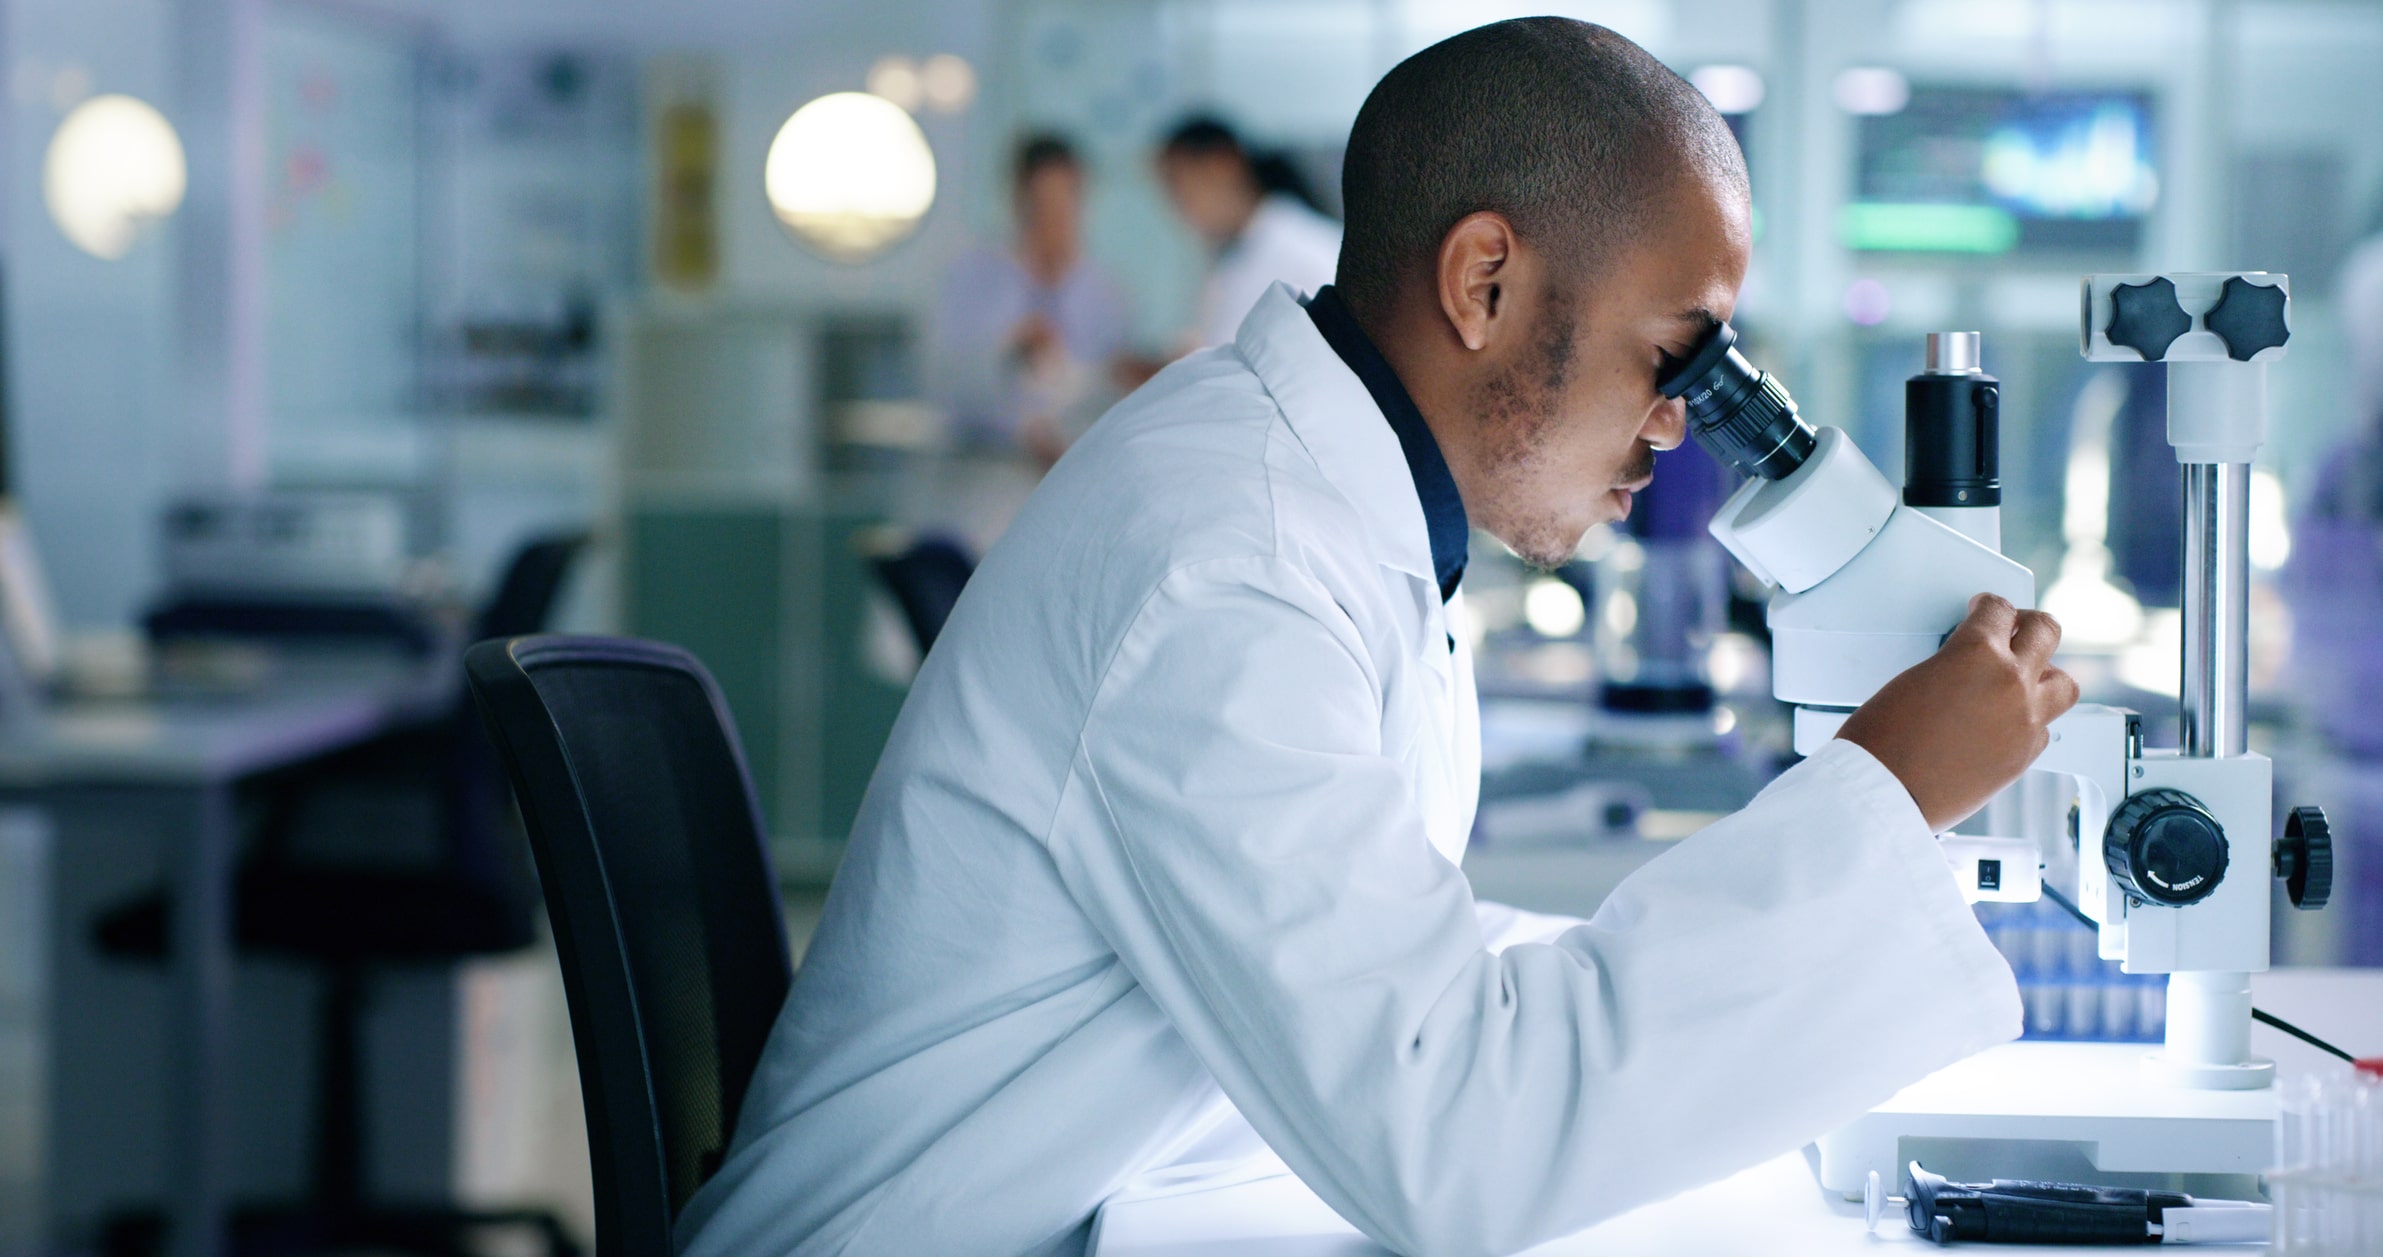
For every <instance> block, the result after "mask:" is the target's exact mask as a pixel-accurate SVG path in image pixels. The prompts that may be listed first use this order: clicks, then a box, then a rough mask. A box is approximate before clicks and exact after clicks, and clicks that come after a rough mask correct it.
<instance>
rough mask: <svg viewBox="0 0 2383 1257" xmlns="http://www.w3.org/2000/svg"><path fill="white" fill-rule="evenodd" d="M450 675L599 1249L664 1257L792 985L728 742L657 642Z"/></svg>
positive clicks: (600, 643)
mask: <svg viewBox="0 0 2383 1257" xmlns="http://www.w3.org/2000/svg"><path fill="white" fill-rule="evenodd" d="M464 667H465V671H466V673H467V674H468V676H469V678H470V683H471V689H472V695H473V697H474V699H475V700H476V701H477V703H478V705H479V708H480V714H481V719H482V720H483V721H484V722H485V723H486V725H487V728H488V733H489V737H490V739H491V740H492V741H494V742H495V743H496V746H497V750H498V753H499V754H500V756H501V757H502V758H503V760H504V764H505V769H506V772H507V774H508V775H509V776H510V777H511V778H512V782H513V789H514V793H515V796H516V798H517V799H518V800H519V802H520V805H521V815H522V820H523V822H524V824H525V827H526V828H527V829H528V831H529V836H530V844H531V847H532V849H533V850H534V851H535V853H536V855H537V862H538V877H539V881H540V882H541V884H542V885H543V887H544V890H545V894H546V907H547V913H548V915H549V916H550V917H551V918H552V920H553V923H554V935H555V946H556V949H557V950H558V951H559V952H560V953H561V958H562V968H563V983H564V989H565V992H566V994H567V995H568V997H569V1000H570V1006H571V1035H572V1039H573V1042H574V1044H575V1045H576V1047H577V1051H578V1057H579V1071H580V1092H581V1098H582V1100H583V1101H584V1102H585V1104H586V1107H587V1128H588V1144H589V1151H590V1154H591V1158H592V1160H593V1162H594V1168H595V1189H596V1191H595V1196H596V1214H597V1218H596V1224H597V1225H596V1239H597V1251H598V1252H599V1253H600V1254H603V1255H605V1257H614V1255H616V1254H618V1255H626V1254H653V1255H654V1257H666V1255H667V1254H668V1253H670V1252H671V1251H672V1250H671V1244H670V1230H671V1223H672V1221H673V1220H674V1219H675V1218H676V1216H677V1213H678V1210H679V1208H680V1207H681V1206H683V1205H684V1204H685V1203H686V1200H687V1198H688V1197H689V1196H690V1195H692V1194H693V1193H694V1191H695V1189H696V1188H697V1187H699V1186H701V1185H702V1183H703V1181H704V1179H705V1178H707V1177H709V1176H710V1174H711V1173H712V1171H713V1170H715V1169H717V1168H718V1165H719V1161H720V1158H721V1156H722V1155H723V1154H724V1153H725V1152H726V1150H727V1147H728V1141H729V1138H730V1135H731V1134H732V1133H733V1126H734V1123H735V1120H736V1111H737V1106H738V1105H739V1104H740V1103H741V1102H742V1101H743V1099H744V1094H745V1087H746V1084H747V1083H749V1082H750V1081H751V1080H752V1076H753V1070H754V1067H755V1065H756V1064H757V1063H758V1062H759V1060H760V1057H761V1049H762V1043H763V1041H764V1040H765V1039H766V1038H767V1037H768V1035H769V1030H770V1025H771V1023H772V1022H774V1021H775V1020H776V1018H777V1014H778V1009H779V1007H780V1006H781V1005H782V1004H783V1003H784V1002H785V999H786V990H787V987H788V986H789V985H790V984H791V982H792V981H793V963H792V960H791V958H790V955H789V952H788V950H787V944H786V926H785V922H784V920H783V919H782V918H781V916H780V914H779V907H778V888H777V881H776V879H775V877H774V875H773V874H772V871H771V867H770V863H769V858H768V852H767V850H766V849H765V847H764V840H763V835H764V830H763V828H762V823H761V813H760V809H759V807H758V806H757V805H756V803H755V800H754V794H753V783H752V778H751V776H750V775H749V774H748V773H747V772H746V769H745V761H744V756H743V753H742V752H741V751H739V750H738V746H737V739H736V731H735V728H734V727H733V726H732V725H731V724H730V721H729V717H728V708H727V706H726V705H725V704H724V703H723V702H722V701H721V698H720V691H719V688H718V687H717V686H715V685H714V684H713V683H712V679H711V677H710V675H709V674H707V673H706V672H705V671H704V670H703V665H701V664H699V663H697V662H696V661H695V659H694V657H693V656H691V655H689V654H688V653H687V652H685V651H683V650H680V649H679V648H677V647H675V646H666V645H662V644H660V643H657V642H646V641H639V640H636V639H632V638H607V637H527V638H516V639H512V640H506V641H487V642H481V643H480V644H478V645H476V646H474V647H472V648H471V650H470V651H468V652H467V653H466V654H465V656H464Z"/></svg>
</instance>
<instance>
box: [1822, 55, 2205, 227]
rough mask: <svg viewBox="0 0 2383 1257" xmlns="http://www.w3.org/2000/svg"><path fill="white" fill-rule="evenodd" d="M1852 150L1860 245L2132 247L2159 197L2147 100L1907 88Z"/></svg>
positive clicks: (1854, 222)
mask: <svg viewBox="0 0 2383 1257" xmlns="http://www.w3.org/2000/svg"><path fill="white" fill-rule="evenodd" d="M1858 146H1859V151H1858V158H1857V164H1856V172H1857V173H1856V175H1855V180H1856V186H1855V190H1854V199H1853V201H1852V203H1850V204H1848V205H1847V206H1846V207H1845V213H1844V219H1843V223H1842V227H1843V234H1844V238H1845V243H1846V244H1847V245H1849V246H1851V247H1853V248H1856V249H1865V250H1896V251H1906V252H1938V253H2008V252H2011V251H2013V250H2020V249H2025V250H2059V251H2072V252H2073V251H2094V252H2113V251H2132V250H2133V249H2134V248H2135V246H2136V245H2137V244H2138V243H2139V242H2140V240H2141V238H2142V232H2143V223H2144V220H2145V218H2146V217H2147V216H2148V215H2149V214H2150V213H2151V210H2152V207H2153V206H2154V205H2155V204H2157V203H2158V201H2159V195H2160V180H2159V172H2158V170H2157V167H2156V164H2155V160H2156V159H2155V157H2154V153H2153V146H2152V103H2151V97H2150V95H2149V94H2148V93H2146V92H2140V91H2126V90H2118V91H2053V92H2023V91H2017V90H2012V89H2000V88H1981V87H1922V86H1916V85H1915V86H1914V87H1913V88H1912V89H1911V96H1910V99H1909V101H1908V102H1907V103H1905V105H1904V106H1903V108H1901V109H1899V110H1897V111H1895V112H1894V113H1889V114H1881V115H1873V116H1869V117H1864V118H1862V119H1861V122H1860V134H1859V137H1858Z"/></svg>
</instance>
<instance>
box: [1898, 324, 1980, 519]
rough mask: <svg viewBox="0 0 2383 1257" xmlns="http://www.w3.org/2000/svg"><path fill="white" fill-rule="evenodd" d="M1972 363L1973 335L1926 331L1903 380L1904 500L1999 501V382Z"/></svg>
mask: <svg viewBox="0 0 2383 1257" xmlns="http://www.w3.org/2000/svg"><path fill="white" fill-rule="evenodd" d="M1977 364H1978V334H1977V333H1976V332H1931V333H1929V335H1928V369H1927V370H1925V371H1922V372H1921V373H1920V374H1918V375H1915V376H1913V377H1911V378H1910V379H1909V380H1907V381H1905V382H1904V384H1903V503H1904V505H1906V506H1950V507H1966V506H2000V505H2002V437H2001V413H2000V412H2001V407H2002V387H2001V382H2000V381H1998V380H1996V379H1995V378H1994V377H1993V376H1990V375H1987V374H1986V373H1985V372H1983V371H1980V370H1979V369H1978V365H1977Z"/></svg>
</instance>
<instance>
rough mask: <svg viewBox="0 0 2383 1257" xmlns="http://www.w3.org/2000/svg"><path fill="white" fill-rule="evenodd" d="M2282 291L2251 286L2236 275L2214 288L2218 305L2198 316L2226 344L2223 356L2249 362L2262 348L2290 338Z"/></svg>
mask: <svg viewBox="0 0 2383 1257" xmlns="http://www.w3.org/2000/svg"><path fill="white" fill-rule="evenodd" d="M2284 302H2285V298H2284V290H2283V289H2281V288H2272V287H2269V286H2267V285H2264V284H2254V283H2252V282H2250V281H2249V280H2247V279H2244V278H2243V277H2242V276H2240V275H2237V276H2235V277H2234V278H2232V279H2229V280H2227V281H2226V286H2225V287H2223V288H2220V289H2218V303H2217V304H2216V305H2213V306H2211V307H2209V313H2207V314H2205V315H2202V316H2201V322H2202V325H2203V326H2205V327H2207V328H2208V329H2209V330H2210V331H2213V332H2215V333H2217V337H2218V339H2219V340H2222V341H2224V342H2226V356H2227V357H2229V358H2232V359H2233V360H2235V361H2236V362H2249V361H2250V360H2251V357H2252V355H2254V354H2257V353H2258V352H2259V351H2260V350H2262V349H2273V348H2275V347H2276V346H2278V345H2281V344H2283V343H2284V342H2285V341H2288V340H2290V339H2292V329H2291V328H2290V327H2289V326H2287V325H2286V324H2285V323H2284Z"/></svg>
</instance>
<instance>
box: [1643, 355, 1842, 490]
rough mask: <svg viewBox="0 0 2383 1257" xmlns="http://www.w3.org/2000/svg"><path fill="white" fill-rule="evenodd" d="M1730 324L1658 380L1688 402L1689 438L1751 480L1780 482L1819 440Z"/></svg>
mask: <svg viewBox="0 0 2383 1257" xmlns="http://www.w3.org/2000/svg"><path fill="white" fill-rule="evenodd" d="M1737 343H1738V333H1737V329H1736V328H1733V327H1731V326H1730V325H1729V324H1727V323H1719V324H1715V325H1714V327H1713V330H1711V331H1709V332H1707V333H1705V335H1704V336H1703V338H1702V339H1700V340H1698V341H1697V344H1696V349H1695V350H1694V351H1693V352H1691V353H1690V354H1689V355H1688V358H1687V360H1686V361H1684V362H1682V363H1680V364H1679V365H1677V366H1674V367H1671V368H1670V369H1669V370H1668V371H1666V372H1665V374H1664V375H1663V377H1662V378H1661V379H1659V380H1657V381H1656V389H1657V390H1658V391H1659V392H1661V393H1662V394H1663V395H1664V396H1665V397H1677V398H1682V399H1685V400H1686V401H1687V403H1688V434H1689V435H1690V436H1693V437H1695V438H1696V443H1697V444H1699V445H1702V446H1703V447H1705V450H1706V452H1707V453H1710V454H1711V455H1712V456H1713V457H1715V458H1717V459H1720V460H1721V461H1722V462H1724V463H1727V464H1729V465H1730V466H1731V467H1734V468H1736V469H1737V470H1738V471H1739V472H1741V473H1743V474H1745V475H1749V476H1759V477H1761V478H1762V479H1765V480H1777V479H1779V478H1780V477H1782V476H1785V475H1787V474H1788V473H1789V472H1792V471H1794V470H1795V469H1796V468H1798V467H1801V466H1803V465H1804V460H1805V459H1806V458H1808V457H1810V456H1811V454H1812V449H1813V447H1814V445H1816V444H1817V443H1818V438H1817V437H1816V436H1815V435H1814V433H1813V431H1812V425H1810V424H1808V423H1805V422H1804V421H1803V419H1802V418H1800V417H1799V416H1798V415H1797V414H1796V404H1795V399H1794V398H1791V397H1789V396H1788V395H1787V390H1786V389H1784V388H1781V387H1780V386H1779V381H1777V380H1775V379H1773V378H1771V374H1770V373H1769V372H1767V371H1757V370H1755V369H1754V366H1753V364H1752V363H1749V362H1747V361H1746V358H1745V356H1744V355H1743V354H1740V353H1739V352H1738V350H1737Z"/></svg>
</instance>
